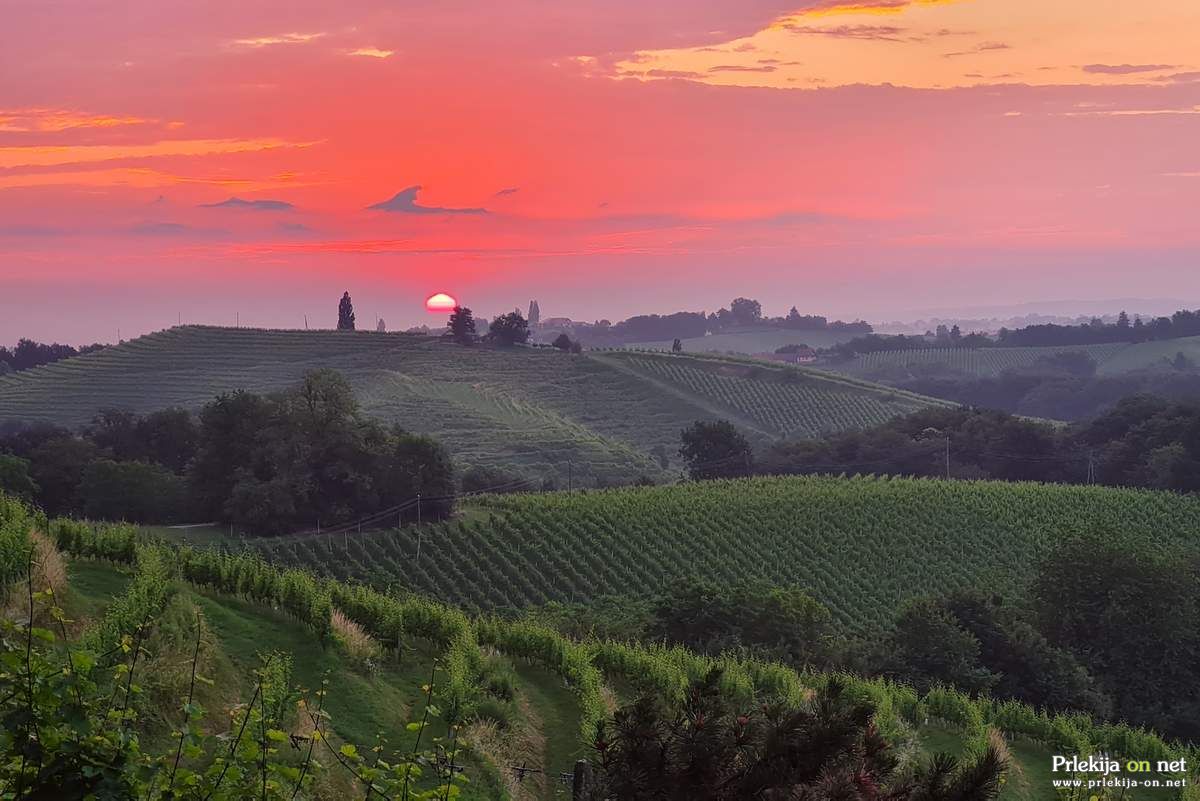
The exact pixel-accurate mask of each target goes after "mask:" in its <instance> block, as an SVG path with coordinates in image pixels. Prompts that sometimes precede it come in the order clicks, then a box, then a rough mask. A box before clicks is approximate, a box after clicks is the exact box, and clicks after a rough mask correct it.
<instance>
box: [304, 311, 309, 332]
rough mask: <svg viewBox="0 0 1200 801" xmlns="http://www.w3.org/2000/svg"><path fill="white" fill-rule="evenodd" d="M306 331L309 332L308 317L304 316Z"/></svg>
mask: <svg viewBox="0 0 1200 801" xmlns="http://www.w3.org/2000/svg"><path fill="white" fill-rule="evenodd" d="M304 330H305V331H307V330H308V315H307V314H306V315H304Z"/></svg>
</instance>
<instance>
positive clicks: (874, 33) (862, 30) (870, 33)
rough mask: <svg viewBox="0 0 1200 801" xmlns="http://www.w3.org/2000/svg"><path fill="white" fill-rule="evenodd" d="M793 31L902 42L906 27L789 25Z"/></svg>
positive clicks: (814, 34)
mask: <svg viewBox="0 0 1200 801" xmlns="http://www.w3.org/2000/svg"><path fill="white" fill-rule="evenodd" d="M787 29H788V30H789V31H791V32H792V33H796V34H805V35H808V36H828V37H830V38H833V39H861V40H865V41H883V42H902V41H904V38H903V37H902V36H901V34H903V33H904V30H905V29H904V28H901V27H899V26H896V25H835V26H832V27H829V26H826V27H810V26H808V25H789V26H787Z"/></svg>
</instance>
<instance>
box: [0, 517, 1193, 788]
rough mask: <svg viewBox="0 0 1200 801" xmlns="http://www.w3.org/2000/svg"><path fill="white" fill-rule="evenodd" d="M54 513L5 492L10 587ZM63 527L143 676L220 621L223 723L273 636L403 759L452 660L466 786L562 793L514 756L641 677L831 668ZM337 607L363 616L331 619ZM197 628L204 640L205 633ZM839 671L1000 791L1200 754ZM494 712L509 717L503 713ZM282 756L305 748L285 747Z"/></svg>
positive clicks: (894, 729)
mask: <svg viewBox="0 0 1200 801" xmlns="http://www.w3.org/2000/svg"><path fill="white" fill-rule="evenodd" d="M43 524H44V523H40V524H39V522H38V521H36V520H35V519H33V518H31V517H29V516H28V515H26V514H25V513H24V512H23V511H22V509H21V508H20V507H19V506H18V505H14V504H11V503H8V502H6V501H5V499H4V498H2V497H0V545H2V546H3V547H2V548H0V557H3V558H2V559H0V569H3V570H4V571H5V572H4V576H5V579H6V583H9V587H10V588H11V587H12V586H14V585H15V583H17V582H23V581H24V579H23V578H22V577H21V576H20V575H19V574H17V573H13V572H12V571H13V570H14V569H16V568H17V567H18V566H19V565H20V564H21V559H22V553H21V539H22V537H24V536H26V535H25V532H26V531H28V530H29V529H30V528H32V527H33V526H35V525H43ZM48 530H49V533H50V535H51V538H52V541H53V542H55V543H57V545H58V547H59V548H61V549H62V551H63V552H64V553H66V554H69V555H70V557H71V560H70V563H69V565H68V568H69V569H68V576H69V578H68V579H67V580H66V581H61V582H60V583H59V584H58V587H57V589H58V593H57V595H59V596H61V597H63V598H64V599H65V601H66V605H67V608H68V612H69V614H70V615H71V616H72V618H73V619H72V624H71V625H72V626H73V627H74V628H76V629H77V631H78V632H80V633H79V634H77V635H75V636H77V637H78V638H79V640H80V642H82V643H88V642H94V641H96V636H97V635H100V636H101V637H103V636H105V633H111V634H112V635H114V636H115V635H117V634H119V633H122V632H126V633H127V632H130V631H132V630H133V628H134V627H135V626H136V625H137V624H138V622H140V621H150V634H149V639H148V640H146V643H147V645H148V646H149V648H147V649H146V657H145V659H146V660H152V661H151V662H149V663H144V664H143V666H142V667H141V668H139V670H141V671H143V673H142V674H141V675H142V678H140V679H139V681H140V682H141V683H143V684H145V685H146V689H145V691H146V692H150V693H155V692H164V691H167V690H168V689H169V688H171V687H174V688H175V689H174V691H175V692H186V688H187V681H186V675H187V671H186V667H185V668H184V670H183V672H182V673H180V672H179V668H178V665H184V666H186V665H188V664H189V663H190V660H191V659H192V656H191V652H190V651H187V652H184V651H183V647H182V646H181V645H176V646H172V645H171V644H170V643H171V639H170V637H169V636H167V635H169V632H170V631H171V627H172V626H173V625H176V624H174V623H172V621H173V620H183V621H185V622H186V624H187V625H195V624H198V625H200V626H201V630H202V631H206V632H208V634H206V635H205V636H204V638H203V642H204V648H203V649H202V651H203V654H204V656H203V659H204V665H205V667H204V669H205V671H206V673H207V674H208V677H209V678H211V679H215V681H206V682H205V683H204V685H203V686H202V687H201V689H200V690H199V695H198V696H197V700H198V702H199V703H201V704H203V705H204V706H205V707H206V708H207V709H208V711H209V715H208V716H207V717H208V718H211V722H209V723H206V724H205V726H207V727H209V728H210V729H212V730H213V731H215V732H220V731H221V729H220V727H221V726H223V725H226V724H223V723H222V721H227V720H229V717H228V714H227V713H228V711H229V710H233V709H236V708H237V707H236V706H235V705H236V704H237V703H238V702H239V699H240V700H241V701H242V702H244V700H245V698H247V697H250V696H251V695H252V693H251V692H250V690H251V688H252V687H253V685H254V680H253V678H252V674H250V672H249V671H250V670H251V669H252V668H253V667H254V666H255V665H256V664H258V663H260V661H261V659H262V655H263V654H264V652H267V651H271V652H274V653H276V654H280V655H283V656H285V657H290V658H291V665H292V669H291V674H290V678H291V680H292V681H293V682H294V683H295V685H296V686H298V687H301V688H304V687H309V688H311V687H315V686H318V685H319V683H320V682H321V681H322V680H323V679H324V680H327V681H328V687H329V692H328V695H327V700H326V701H325V703H324V709H325V712H327V713H328V715H329V720H328V723H327V727H328V728H327V729H326V732H327V733H328V735H329V736H330V739H331V740H332V741H333V743H332V747H333V748H336V747H337V746H338V745H339V743H347V744H349V743H357V744H358V746H359V750H360V751H365V750H366V749H367V747H368V746H369V744H370V743H372V742H374V738H375V736H376V734H377V733H380V734H382V735H383V736H384V737H385V739H386V741H387V745H386V746H385V748H384V751H383V752H382V753H383V755H384V756H385V758H389V759H390V758H391V756H390V755H391V754H392V753H398V754H403V753H406V752H407V749H408V747H409V743H410V742H411V741H412V739H413V734H412V733H411V731H409V730H407V729H406V726H405V721H412V720H414V719H420V717H421V716H422V715H423V713H424V709H425V701H424V696H423V690H422V684H423V683H425V682H427V681H428V680H429V679H428V674H427V673H426V671H427V670H428V669H429V668H430V667H431V666H432V664H433V661H434V660H435V659H437V660H438V668H437V670H436V672H435V673H434V674H433V675H434V683H433V687H434V702H435V704H436V705H437V708H438V709H440V710H450V709H454V710H458V712H457V714H458V715H459V716H460V718H459V719H460V720H461V721H462V722H463V723H464V726H463V728H462V729H461V735H460V737H461V742H462V745H463V748H464V750H463V751H462V752H460V754H459V757H458V760H459V764H462V765H464V766H465V767H466V770H467V775H468V777H469V778H470V779H471V782H470V783H469V784H467V785H466V786H465V789H464V791H463V794H462V795H461V796H459V797H461V798H464V799H478V800H480V801H482V799H495V800H496V801H500V800H501V799H515V800H517V801H524V800H525V799H538V800H539V801H540V800H541V799H552V798H558V797H561V796H560V793H561V787H560V786H559V785H556V784H555V783H554V782H553V781H549V782H547V781H539V780H538V779H536V778H535V779H533V780H528V781H526V782H516V781H515V780H514V778H513V774H512V772H511V768H510V766H511V765H527V766H529V767H536V768H541V769H544V770H546V771H548V772H549V773H550V774H551V775H553V774H556V773H558V772H559V771H563V770H568V769H569V768H570V766H571V764H572V763H573V761H574V760H575V759H576V758H577V757H578V755H580V754H581V753H586V746H585V745H584V743H585V741H586V739H587V738H590V737H591V736H592V733H593V732H594V724H595V722H596V720H598V719H599V718H601V717H603V716H605V715H607V714H608V713H609V712H610V711H611V709H612V708H613V705H614V704H616V703H624V702H625V701H627V700H629V699H630V698H631V697H633V696H634V695H635V694H640V693H643V692H653V693H655V694H658V695H660V696H663V697H666V698H674V699H678V698H679V696H680V693H681V691H682V689H683V688H684V686H685V685H686V683H687V681H688V680H689V679H691V678H695V677H698V676H702V675H704V674H705V673H707V672H708V670H710V669H711V668H712V667H714V666H718V665H719V666H721V667H722V668H723V669H724V672H725V673H724V679H723V681H722V684H721V692H722V693H724V694H726V695H727V696H728V697H730V698H732V699H734V700H735V701H737V702H738V703H740V704H748V705H756V704H759V703H765V702H770V701H776V702H781V703H783V704H785V705H795V704H799V703H802V702H803V700H804V698H805V697H806V696H807V694H808V692H809V691H810V689H811V688H816V687H820V686H822V684H823V683H825V682H826V681H828V680H829V679H830V678H831V677H830V676H828V675H823V674H809V673H803V674H800V673H796V672H794V671H792V670H790V669H788V668H786V667H783V666H781V665H777V664H771V663H764V662H759V661H755V660H745V659H740V658H734V657H723V658H719V659H712V658H705V657H700V656H697V655H695V654H692V653H689V652H687V651H684V650H680V649H663V648H658V647H649V648H644V647H640V646H634V645H626V644H619V643H612V642H574V641H571V640H569V639H566V638H564V637H562V636H561V635H559V634H556V633H555V632H553V631H551V630H549V629H545V628H542V627H539V626H536V625H531V624H529V623H525V622H521V621H515V622H514V621H502V620H496V619H488V618H478V619H471V618H468V617H465V616H464V615H463V614H462V613H461V612H458V611H456V610H454V609H451V608H448V607H445V606H440V605H438V604H436V603H431V602H429V601H427V600H423V599H420V598H408V599H399V598H395V597H388V596H384V595H382V594H379V593H376V592H373V591H371V590H368V589H364V588H362V587H353V586H349V585H346V584H341V583H337V582H319V581H315V580H313V579H312V578H311V577H309V576H307V575H305V574H302V573H295V572H291V573H287V572H280V571H279V570H277V569H275V568H272V567H270V566H268V565H265V564H264V563H262V562H261V561H259V560H254V559H245V558H242V557H239V556H228V555H222V554H221V553H219V552H217V551H213V550H193V549H181V550H178V551H168V550H164V549H161V548H157V547H153V546H140V545H138V544H137V539H136V538H137V535H136V532H134V531H133V530H132V529H130V528H128V527H122V526H99V527H90V526H87V525H83V524H79V523H76V522H72V521H52V522H51V523H50V524H49V526H48ZM38 547H39V548H41V549H42V550H41V551H40V553H41V554H42V556H43V557H47V556H51V555H52V554H50V553H49V552H47V551H46V550H44V547H45V546H38ZM95 560H99V561H95ZM330 610H335V611H336V615H341V616H342V617H343V618H344V619H345V620H346V621H348V623H342V624H337V623H336V622H335V623H333V625H332V627H331V620H330ZM336 615H335V617H336ZM347 626H353V627H357V628H358V630H359V631H360V632H361V634H360V635H359V639H360V641H359V647H360V648H361V647H363V646H365V645H370V646H371V647H374V648H377V649H379V650H378V656H377V658H376V659H375V660H374V661H367V662H364V661H362V660H361V659H360V658H355V656H354V649H352V648H351V647H350V646H349V645H348V644H347V643H348V642H349V641H347V640H346V639H344V638H343V635H342V634H340V633H339V632H346V631H348V630H349V629H348V628H347ZM331 633H332V636H331ZM46 636H47V637H49V635H48V634H47V635H46ZM362 637H366V638H367V640H366V642H365V643H364V642H362V641H361V638H362ZM39 639H41V637H39ZM185 642H187V643H189V645H188V646H187V647H190V640H185ZM397 646H398V647H397ZM39 647H40V646H39ZM164 649H165V650H164ZM173 649H178V650H173ZM117 659H120V657H119V656H118V657H117ZM19 661H20V660H17V661H15V662H13V664H14V665H16V664H17V663H18V662H19ZM147 665H156V666H162V668H163V669H164V670H169V669H170V668H168V666H171V665H174V666H175V667H174V668H173V670H174V674H173V675H174V676H175V680H174V683H172V678H171V675H170V674H160V673H157V672H150V671H151V668H150V667H148V666H147ZM14 669H17V668H14ZM497 671H499V673H497ZM117 675H120V674H119V673H118V674H117ZM498 675H507V676H508V677H509V678H507V679H505V682H504V683H505V684H507V686H508V687H509V688H510V689H509V690H505V691H504V694H505V695H509V696H511V697H510V698H509V699H508V700H506V701H504V702H503V703H502V704H500V705H499V706H497V703H496V699H498V698H500V696H498V695H496V694H495V693H496V692H497V691H496V690H495V689H493V688H495V687H496V686H498V685H496V683H495V677H497V676H498ZM180 678H182V682H180V681H179V679H180ZM839 678H840V680H841V681H842V682H843V683H844V684H845V686H846V687H847V690H848V691H849V692H851V693H853V694H855V695H856V696H860V697H863V698H869V699H871V701H872V703H873V705H874V707H875V710H876V711H875V724H876V726H877V727H878V730H879V732H880V734H881V735H882V736H883V737H885V738H886V739H888V740H889V741H891V742H892V743H893V744H894V745H895V746H897V747H898V748H899V749H900V750H901V752H902V753H904V752H907V753H909V754H915V755H920V756H921V757H928V756H929V755H931V754H932V753H934V752H939V751H945V752H950V753H962V752H966V751H969V750H972V749H976V748H979V747H980V744H981V743H982V742H983V741H984V739H986V738H987V737H989V736H991V737H993V738H996V737H999V738H1002V741H1006V750H1007V751H1008V752H1009V753H1010V755H1011V758H1012V763H1011V765H1010V769H1009V771H1008V780H1007V782H1006V783H1005V786H1004V790H1003V793H1002V795H1001V798H1003V799H1005V801H1027V800H1029V801H1032V800H1033V799H1052V798H1055V797H1056V796H1055V794H1054V793H1053V792H1052V791H1051V790H1050V788H1049V787H1048V782H1047V778H1048V774H1047V770H1046V766H1047V765H1048V763H1049V760H1050V757H1051V755H1052V754H1055V753H1071V754H1080V755H1085V754H1090V753H1096V752H1104V753H1108V754H1113V755H1115V756H1137V757H1139V758H1151V759H1158V758H1168V757H1169V758H1180V757H1183V758H1187V759H1188V760H1189V764H1190V763H1191V761H1192V760H1194V759H1195V758H1196V756H1197V755H1196V753H1195V752H1194V750H1192V751H1188V750H1186V749H1183V748H1180V747H1178V746H1174V745H1170V744H1167V743H1164V742H1163V741H1162V740H1160V739H1158V738H1157V737H1154V736H1153V735H1151V734H1148V733H1146V732H1143V731H1140V730H1135V729H1130V728H1128V727H1124V726H1114V725H1097V724H1094V723H1093V722H1092V721H1090V720H1089V719H1087V718H1086V717H1084V716H1080V715H1069V716H1048V715H1045V714H1041V713H1038V712H1036V711H1034V710H1032V709H1030V708H1028V707H1023V706H1021V705H1019V704H1014V703H994V702H991V701H988V700H987V699H982V700H973V699H971V698H968V697H967V696H964V695H961V694H958V693H955V692H952V691H948V690H944V689H934V690H932V691H930V692H929V693H927V694H925V695H921V694H918V693H916V692H914V691H913V690H912V689H911V688H908V687H905V686H903V685H896V684H892V683H889V682H883V681H866V680H863V679H860V678H856V677H853V676H841V677H839ZM153 709H154V708H153V706H150V707H147V708H146V709H145V715H144V716H142V717H140V718H139V723H138V725H139V727H141V728H142V729H143V730H142V731H141V734H142V735H143V739H144V742H145V745H144V747H146V748H153V747H154V743H155V742H156V741H158V742H160V743H161V744H163V745H166V746H168V747H169V746H170V745H172V743H173V740H172V739H171V738H173V737H176V736H177V735H175V734H173V733H171V731H170V725H169V721H163V723H167V726H166V728H163V729H158V728H156V726H158V725H162V724H156V721H158V720H160V719H159V718H157V717H156V713H155V712H154V711H153ZM439 714H442V715H444V714H445V712H441V713H439V712H435V713H434V716H435V717H434V718H433V723H432V725H433V731H432V732H431V733H432V734H434V735H437V734H438V732H439V727H443V724H442V723H440V722H439V721H438V720H437V715H439ZM497 716H500V717H501V718H502V719H503V721H504V723H503V725H502V726H497V725H495V721H496V720H497ZM281 723H283V724H284V725H288V726H291V725H293V724H289V723H288V722H287V721H286V720H281ZM440 730H441V731H442V732H444V731H445V729H444V727H443V728H441V729H440ZM156 732H157V733H156ZM989 732H990V735H989ZM283 739H286V732H284V734H283ZM426 742H428V739H427V740H426ZM347 747H348V745H347ZM275 758H278V759H281V760H287V759H289V758H291V759H295V758H296V757H295V756H294V755H292V756H289V751H288V749H286V748H282V749H280V755H279V756H278V757H275ZM325 762H326V765H327V770H328V772H327V773H323V774H322V775H321V776H320V777H319V778H318V780H317V783H316V784H314V785H313V786H312V788H311V791H310V793H309V795H308V797H313V798H320V799H334V798H347V797H357V795H358V794H360V793H361V792H362V790H361V788H360V787H358V788H356V786H355V782H354V780H353V779H352V778H351V777H348V776H347V775H346V774H345V773H343V772H342V771H341V770H340V769H339V766H338V765H337V764H336V763H335V762H334V761H333V760H325ZM168 764H169V762H168ZM1128 797H1131V798H1134V799H1138V798H1178V797H1179V796H1178V793H1177V791H1163V792H1151V791H1143V792H1135V793H1133V794H1131V795H1129V796H1128Z"/></svg>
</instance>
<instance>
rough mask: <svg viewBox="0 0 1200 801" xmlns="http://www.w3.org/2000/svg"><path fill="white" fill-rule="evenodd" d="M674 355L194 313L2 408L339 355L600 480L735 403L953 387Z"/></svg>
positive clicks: (241, 376) (50, 413)
mask: <svg viewBox="0 0 1200 801" xmlns="http://www.w3.org/2000/svg"><path fill="white" fill-rule="evenodd" d="M630 357H636V359H634V360H632V361H631V360H630ZM673 363H675V361H674V357H670V356H661V355H652V354H622V353H613V354H607V353H605V354H569V353H561V352H559V351H556V350H553V349H547V348H511V349H496V348H491V347H485V346H479V347H475V348H463V347H459V346H457V345H453V344H450V343H448V342H444V341H442V340H441V339H439V338H436V337H425V336H416V335H409V334H399V333H376V332H365V331H357V332H339V331H268V330H261V329H244V328H213V327H201V326H184V327H179V328H172V329H169V330H166V331H162V332H159V333H155V334H151V335H149V336H145V337H140V338H138V339H135V340H131V341H129V342H126V343H123V344H122V345H120V346H117V347H113V348H107V349H105V350H102V351H98V352H95V353H90V354H87V355H84V356H80V357H77V358H73V359H68V360H65V361H62V362H57V363H55V364H52V365H48V366H46V367H41V368H37V369H34V370H27V371H23V372H21V373H18V374H14V375H11V376H6V377H3V378H0V422H2V421H4V420H11V419H18V420H48V421H51V422H55V423H59V424H63V425H68V426H80V425H83V424H86V423H87V422H89V421H90V420H91V418H92V417H93V416H94V415H95V414H96V413H97V412H98V411H99V410H101V409H103V408H119V409H128V410H131V411H135V412H149V411H153V410H156V409H161V408H164V407H168V406H183V407H187V408H192V409H195V408H198V407H200V406H201V405H202V404H204V403H205V402H207V401H209V400H211V399H212V398H213V397H215V396H216V395H218V394H219V393H222V392H229V391H232V390H236V389H247V390H251V391H259V392H262V391H274V390H279V389H283V388H285V387H287V386H289V385H291V384H293V383H295V382H296V381H297V380H298V379H299V378H300V377H301V376H302V375H303V374H304V373H305V372H306V371H308V370H311V369H314V368H317V367H331V368H335V369H338V370H340V371H342V372H343V373H345V375H346V376H347V378H348V379H349V380H350V382H351V384H352V385H353V386H354V388H355V391H356V393H357V395H358V397H359V400H360V402H361V404H362V406H363V407H364V409H365V410H366V411H367V412H368V413H370V414H373V415H376V416H378V417H380V418H382V419H384V420H388V421H395V422H397V423H399V424H400V425H402V426H404V427H405V428H407V429H409V430H412V431H417V432H421V433H430V434H434V435H435V436H437V437H439V438H440V439H442V440H443V441H444V442H446V444H447V445H448V446H449V447H450V448H451V451H452V452H453V453H454V454H455V456H456V457H457V458H458V459H459V460H460V461H462V462H465V463H481V464H495V465H500V464H503V465H516V466H519V467H522V468H524V469H525V470H526V472H528V473H529V474H531V475H532V476H535V477H538V478H541V477H546V476H555V477H558V476H564V477H565V475H566V473H567V471H568V469H570V470H571V471H572V473H573V475H574V476H575V477H577V478H578V479H580V480H581V481H582V483H585V484H586V483H588V482H589V481H590V480H629V479H630V478H631V477H634V476H637V475H639V474H643V475H648V476H652V477H662V476H663V475H664V474H665V473H667V471H669V472H670V473H672V474H674V473H677V471H678V469H679V464H678V460H677V459H676V458H675V457H674V454H675V452H676V451H677V449H678V447H679V431H680V429H682V428H684V427H685V426H687V425H689V424H690V423H692V422H693V421H695V420H697V419H710V418H713V417H718V416H735V417H737V418H738V419H739V422H740V423H741V424H742V425H743V426H745V427H746V428H747V430H748V432H749V434H750V436H751V437H752V438H754V439H756V440H757V441H759V442H765V441H768V440H772V439H774V438H776V437H779V436H782V435H785V434H810V435H811V434H816V433H820V432H821V431H823V430H841V429H843V428H846V427H849V426H855V425H863V426H865V425H871V424H874V423H878V422H882V421H883V420H885V419H887V418H888V417H890V416H892V415H895V414H900V413H903V412H905V411H909V410H911V409H913V408H917V407H919V406H921V405H924V404H930V403H940V402H939V401H934V400H932V399H926V398H922V397H920V396H916V395H912V396H907V395H906V396H903V397H901V395H899V394H898V393H895V392H893V391H892V390H890V389H885V388H882V387H879V386H876V385H871V384H866V383H862V382H859V383H856V384H853V385H851V384H849V383H846V382H844V381H836V380H830V379H829V378H828V377H822V376H820V375H819V374H817V373H804V372H801V371H797V370H792V371H790V372H789V373H787V374H784V373H783V372H781V371H778V370H776V371H767V370H759V371H758V372H757V373H751V372H750V368H748V367H746V366H744V365H743V366H740V367H739V366H736V365H734V366H731V365H730V364H727V363H725V362H720V361H712V362H708V361H705V360H701V359H698V358H696V357H690V358H689V359H688V361H687V362H686V367H687V369H685V370H682V371H675V372H671V371H668V370H667V366H668V365H670V364H673ZM679 364H684V362H682V361H681V362H679ZM710 375H711V376H714V377H715V380H716V382H717V383H715V384H713V383H711V381H709V380H708V378H706V376H710ZM693 378H694V380H693ZM706 381H709V382H708V383H705V382H706ZM727 385H728V386H727ZM664 456H665V458H666V459H667V462H666V465H665V466H664V465H663V464H662V459H663V457H664ZM672 459H674V462H672Z"/></svg>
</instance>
